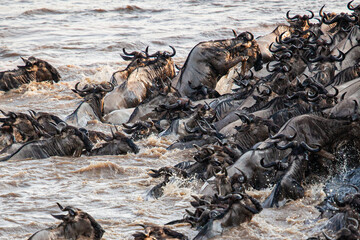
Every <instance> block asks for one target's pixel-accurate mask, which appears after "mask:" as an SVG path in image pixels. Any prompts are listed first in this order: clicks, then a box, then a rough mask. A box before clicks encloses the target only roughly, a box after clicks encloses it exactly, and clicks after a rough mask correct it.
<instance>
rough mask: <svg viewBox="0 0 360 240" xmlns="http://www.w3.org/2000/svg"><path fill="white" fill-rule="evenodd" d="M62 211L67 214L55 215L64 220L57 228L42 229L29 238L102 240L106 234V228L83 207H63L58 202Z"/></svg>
mask: <svg viewBox="0 0 360 240" xmlns="http://www.w3.org/2000/svg"><path fill="white" fill-rule="evenodd" d="M57 205H58V206H59V208H60V210H61V211H66V212H68V213H67V214H66V215H65V214H60V215H55V214H51V215H52V216H53V217H54V218H56V219H59V220H61V221H62V223H61V224H60V225H58V226H57V227H56V228H48V229H44V230H40V231H38V232H36V233H35V234H34V235H32V236H31V237H30V238H29V240H48V239H79V238H81V239H84V240H85V239H88V240H100V239H101V238H102V236H103V234H104V232H105V231H104V229H103V228H102V227H101V226H100V224H99V223H97V222H96V220H95V219H94V218H93V217H92V216H91V215H90V214H88V213H86V212H84V211H82V210H81V209H78V208H74V207H71V206H67V207H63V206H61V205H60V204H59V203H57ZM54 236H56V238H52V237H54Z"/></svg>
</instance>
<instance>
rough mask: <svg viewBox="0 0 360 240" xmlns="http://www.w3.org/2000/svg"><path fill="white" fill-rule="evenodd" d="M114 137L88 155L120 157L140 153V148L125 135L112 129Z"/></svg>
mask: <svg viewBox="0 0 360 240" xmlns="http://www.w3.org/2000/svg"><path fill="white" fill-rule="evenodd" d="M111 133H112V137H109V138H108V139H106V142H105V143H102V144H101V146H99V147H97V148H94V149H92V150H91V151H90V152H88V153H87V155H89V156H95V155H120V154H127V153H128V152H133V153H138V152H139V151H140V149H139V147H138V146H137V145H136V144H135V143H134V142H133V141H132V140H131V139H130V138H128V137H127V136H125V134H123V133H121V132H119V131H116V132H115V133H114V132H113V130H112V129H111Z"/></svg>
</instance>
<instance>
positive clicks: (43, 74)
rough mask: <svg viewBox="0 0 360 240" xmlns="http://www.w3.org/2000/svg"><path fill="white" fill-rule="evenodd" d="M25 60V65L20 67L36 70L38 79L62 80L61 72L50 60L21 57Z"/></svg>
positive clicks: (31, 70) (27, 70) (40, 80)
mask: <svg viewBox="0 0 360 240" xmlns="http://www.w3.org/2000/svg"><path fill="white" fill-rule="evenodd" d="M21 59H22V60H23V61H24V63H25V66H18V67H19V68H20V69H24V70H25V71H26V72H29V73H30V72H34V73H35V74H36V81H37V82H42V81H54V82H58V81H60V78H61V76H60V74H59V72H58V71H57V70H56V69H55V68H54V67H53V66H52V65H50V64H49V63H48V62H46V61H44V60H41V59H38V58H35V57H29V58H28V59H25V58H23V57H21Z"/></svg>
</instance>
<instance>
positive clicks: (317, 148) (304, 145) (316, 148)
mask: <svg viewBox="0 0 360 240" xmlns="http://www.w3.org/2000/svg"><path fill="white" fill-rule="evenodd" d="M300 145H301V146H302V147H303V148H305V149H306V150H308V151H309V152H319V151H320V150H321V147H320V146H319V145H317V146H316V147H314V148H312V147H310V146H309V145H307V144H306V142H304V141H302V142H301V143H300Z"/></svg>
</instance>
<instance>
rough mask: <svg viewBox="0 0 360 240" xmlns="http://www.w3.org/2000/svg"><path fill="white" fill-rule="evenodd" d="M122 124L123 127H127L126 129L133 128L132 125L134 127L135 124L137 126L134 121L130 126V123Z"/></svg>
mask: <svg viewBox="0 0 360 240" xmlns="http://www.w3.org/2000/svg"><path fill="white" fill-rule="evenodd" d="M122 125H123V127H125V128H127V129H132V128H134V127H136V126H137V124H136V123H134V124H133V125H132V126H131V125H129V124H127V123H123V124H122Z"/></svg>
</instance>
